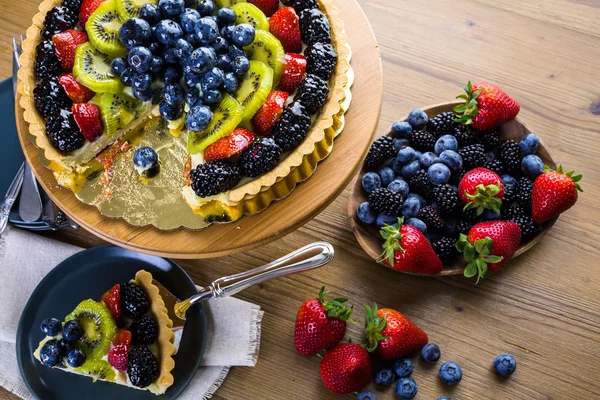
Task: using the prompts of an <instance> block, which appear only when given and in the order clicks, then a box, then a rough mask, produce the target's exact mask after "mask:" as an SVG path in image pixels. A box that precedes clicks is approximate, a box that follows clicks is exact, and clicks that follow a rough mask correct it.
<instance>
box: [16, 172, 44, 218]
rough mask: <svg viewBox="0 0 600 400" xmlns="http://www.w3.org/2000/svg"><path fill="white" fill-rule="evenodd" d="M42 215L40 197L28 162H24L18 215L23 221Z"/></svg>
mask: <svg viewBox="0 0 600 400" xmlns="http://www.w3.org/2000/svg"><path fill="white" fill-rule="evenodd" d="M41 215H42V198H41V197H40V191H39V190H38V185H37V181H36V180H35V176H34V175H33V171H32V170H31V167H30V166H29V163H27V162H25V175H24V177H23V186H22V187H21V197H20V198H19V216H20V217H21V219H22V220H23V221H25V222H34V221H37V220H38V219H40V216H41Z"/></svg>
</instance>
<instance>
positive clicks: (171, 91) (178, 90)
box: [163, 83, 185, 106]
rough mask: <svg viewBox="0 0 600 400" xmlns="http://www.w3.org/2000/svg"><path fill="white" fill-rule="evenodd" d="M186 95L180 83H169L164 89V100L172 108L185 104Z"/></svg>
mask: <svg viewBox="0 0 600 400" xmlns="http://www.w3.org/2000/svg"><path fill="white" fill-rule="evenodd" d="M184 96H185V93H184V91H183V88H182V87H181V85H180V84H179V83H167V84H166V85H165V87H164V89H163V99H164V100H165V103H167V104H168V105H170V106H176V105H180V104H182V103H183V101H184V100H185V98H184Z"/></svg>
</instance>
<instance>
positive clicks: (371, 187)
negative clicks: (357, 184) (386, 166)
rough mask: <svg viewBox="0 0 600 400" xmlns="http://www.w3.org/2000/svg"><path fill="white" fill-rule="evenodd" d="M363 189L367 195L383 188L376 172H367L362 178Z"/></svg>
mask: <svg viewBox="0 0 600 400" xmlns="http://www.w3.org/2000/svg"><path fill="white" fill-rule="evenodd" d="M362 187H363V189H364V190H365V192H367V193H371V192H373V191H375V190H376V189H379V188H380V187H381V178H380V177H379V175H377V174H376V173H375V172H367V173H366V174H364V175H363V177H362Z"/></svg>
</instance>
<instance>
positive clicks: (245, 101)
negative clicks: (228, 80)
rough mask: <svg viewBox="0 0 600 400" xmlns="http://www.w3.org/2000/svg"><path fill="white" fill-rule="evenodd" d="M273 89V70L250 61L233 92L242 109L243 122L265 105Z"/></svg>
mask: <svg viewBox="0 0 600 400" xmlns="http://www.w3.org/2000/svg"><path fill="white" fill-rule="evenodd" d="M272 89H273V69H272V68H271V67H269V66H268V65H267V64H265V63H264V62H261V61H250V69H249V70H248V72H246V75H245V76H244V80H243V81H242V82H241V83H240V87H239V88H238V90H237V92H235V98H236V99H237V101H239V102H240V103H241V104H242V107H244V118H243V120H244V121H249V120H250V119H251V118H252V117H253V116H254V114H256V112H257V111H258V109H259V108H260V107H261V106H262V105H263V104H265V101H267V97H268V96H269V93H271V90H272Z"/></svg>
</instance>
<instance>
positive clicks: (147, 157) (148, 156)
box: [133, 146, 158, 174]
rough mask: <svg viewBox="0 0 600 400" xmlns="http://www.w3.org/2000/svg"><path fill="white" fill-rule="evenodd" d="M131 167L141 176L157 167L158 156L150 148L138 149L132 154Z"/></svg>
mask: <svg viewBox="0 0 600 400" xmlns="http://www.w3.org/2000/svg"><path fill="white" fill-rule="evenodd" d="M133 165H134V167H135V169H136V170H137V171H138V172H139V173H140V174H141V173H142V172H144V171H148V170H149V169H152V168H154V167H156V166H157V165H158V154H156V151H155V150H154V149H153V148H152V147H148V146H144V147H140V148H139V149H137V150H136V151H135V153H133Z"/></svg>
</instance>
